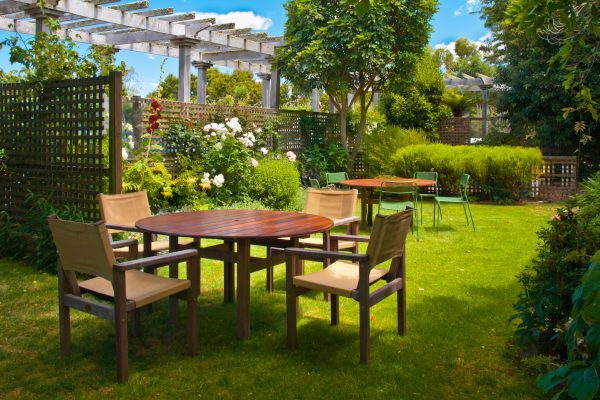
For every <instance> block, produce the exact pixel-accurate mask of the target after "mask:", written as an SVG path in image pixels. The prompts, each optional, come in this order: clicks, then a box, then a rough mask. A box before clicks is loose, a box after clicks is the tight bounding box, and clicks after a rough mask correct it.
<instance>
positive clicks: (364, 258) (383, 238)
mask: <svg viewBox="0 0 600 400" xmlns="http://www.w3.org/2000/svg"><path fill="white" fill-rule="evenodd" d="M412 216H413V210H412V209H408V210H406V211H402V212H399V213H396V214H391V215H386V216H383V215H380V214H378V215H377V216H376V218H375V223H374V225H373V230H372V234H371V237H370V238H368V237H363V236H351V235H332V236H331V239H332V241H337V240H353V241H362V242H368V246H367V251H366V254H349V253H340V252H328V251H317V250H307V249H301V248H287V249H277V250H276V251H279V252H283V253H285V254H286V260H287V261H286V292H287V345H288V347H289V348H295V347H297V342H298V339H297V327H296V315H297V312H298V301H297V297H298V296H300V295H302V294H303V293H306V292H307V291H310V290H318V291H322V292H325V293H330V294H331V324H332V325H337V324H338V323H339V296H344V297H349V298H352V299H354V300H356V301H358V302H359V303H360V361H361V362H362V363H367V362H368V361H369V355H370V308H371V306H373V305H375V304H377V303H378V302H380V301H381V300H383V299H384V298H386V297H388V296H389V295H391V294H393V293H397V303H398V333H399V334H400V335H404V334H405V333H406V272H405V242H406V236H407V234H408V231H409V229H410V225H411V222H412ZM326 258H329V259H332V260H337V261H335V262H334V263H333V264H331V265H329V266H328V267H327V268H325V269H323V270H320V271H317V272H315V273H312V274H307V275H298V273H299V268H298V265H299V263H300V262H301V260H323V259H326ZM388 260H391V264H390V267H389V269H385V268H382V267H378V266H379V265H380V264H382V263H383V262H385V261H388ZM380 280H384V281H386V283H385V284H384V285H383V286H381V287H380V288H378V289H377V290H374V291H372V292H371V290H370V286H371V285H373V284H374V283H375V282H378V281H380Z"/></svg>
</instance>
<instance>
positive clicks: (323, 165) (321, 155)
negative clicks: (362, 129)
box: [299, 143, 350, 185]
mask: <svg viewBox="0 0 600 400" xmlns="http://www.w3.org/2000/svg"><path fill="white" fill-rule="evenodd" d="M349 157H350V155H349V154H348V152H347V151H346V149H344V147H343V146H342V145H339V144H337V143H329V144H325V145H318V144H313V145H311V146H308V147H307V148H306V150H304V152H303V153H302V154H301V155H300V164H299V167H300V169H301V170H302V179H303V180H307V179H308V178H316V179H319V181H320V182H321V185H324V184H325V173H327V172H347V171H348V159H349Z"/></svg>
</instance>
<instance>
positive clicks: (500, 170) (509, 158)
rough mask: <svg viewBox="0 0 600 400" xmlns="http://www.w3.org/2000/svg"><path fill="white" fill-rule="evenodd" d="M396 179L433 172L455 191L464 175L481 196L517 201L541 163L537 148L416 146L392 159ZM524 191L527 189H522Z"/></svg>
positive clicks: (540, 155) (440, 180)
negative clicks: (467, 176)
mask: <svg viewBox="0 0 600 400" xmlns="http://www.w3.org/2000/svg"><path fill="white" fill-rule="evenodd" d="M392 162H393V169H392V170H391V171H383V172H387V173H388V174H391V175H396V176H413V174H414V173H415V172H416V171H436V172H437V173H438V174H439V182H440V183H441V184H442V185H444V186H447V187H451V188H454V189H456V186H455V185H456V183H457V182H458V180H459V179H460V176H461V175H462V174H464V173H466V174H470V175H471V179H472V184H473V185H477V186H479V187H481V189H482V190H483V194H484V195H486V196H488V197H491V198H494V199H497V200H504V199H507V198H508V199H514V200H518V199H520V198H521V196H522V195H523V190H524V189H525V188H528V187H529V185H530V184H531V181H532V180H533V178H534V174H535V172H534V171H535V170H536V169H537V168H538V167H540V166H541V164H542V154H541V152H540V150H539V149H536V148H523V147H509V146H498V147H488V146H450V145H444V144H432V145H415V146H408V147H404V148H401V149H400V150H398V151H397V152H396V154H395V155H394V156H393V158H392ZM525 190H526V189H525Z"/></svg>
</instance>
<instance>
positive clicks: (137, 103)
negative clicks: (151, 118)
mask: <svg viewBox="0 0 600 400" xmlns="http://www.w3.org/2000/svg"><path fill="white" fill-rule="evenodd" d="M131 102H132V104H133V107H132V114H133V115H132V121H131V122H132V125H133V141H134V143H135V147H136V148H138V147H139V145H140V143H142V135H143V134H144V121H143V118H144V108H143V107H144V101H143V100H142V98H141V97H140V96H133V97H132V99H131Z"/></svg>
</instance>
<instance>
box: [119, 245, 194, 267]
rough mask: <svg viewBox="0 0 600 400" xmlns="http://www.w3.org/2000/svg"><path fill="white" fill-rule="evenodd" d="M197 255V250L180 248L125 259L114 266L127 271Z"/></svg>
mask: <svg viewBox="0 0 600 400" xmlns="http://www.w3.org/2000/svg"><path fill="white" fill-rule="evenodd" d="M197 255H198V250H192V249H189V250H181V251H174V252H172V253H167V254H161V255H158V256H152V257H146V258H138V259H137V260H131V261H125V262H122V263H117V264H115V265H114V268H115V269H117V270H120V271H127V270H130V269H139V268H142V267H154V266H161V265H165V264H168V263H170V262H173V261H183V260H187V259H189V258H192V257H196V256H197Z"/></svg>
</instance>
